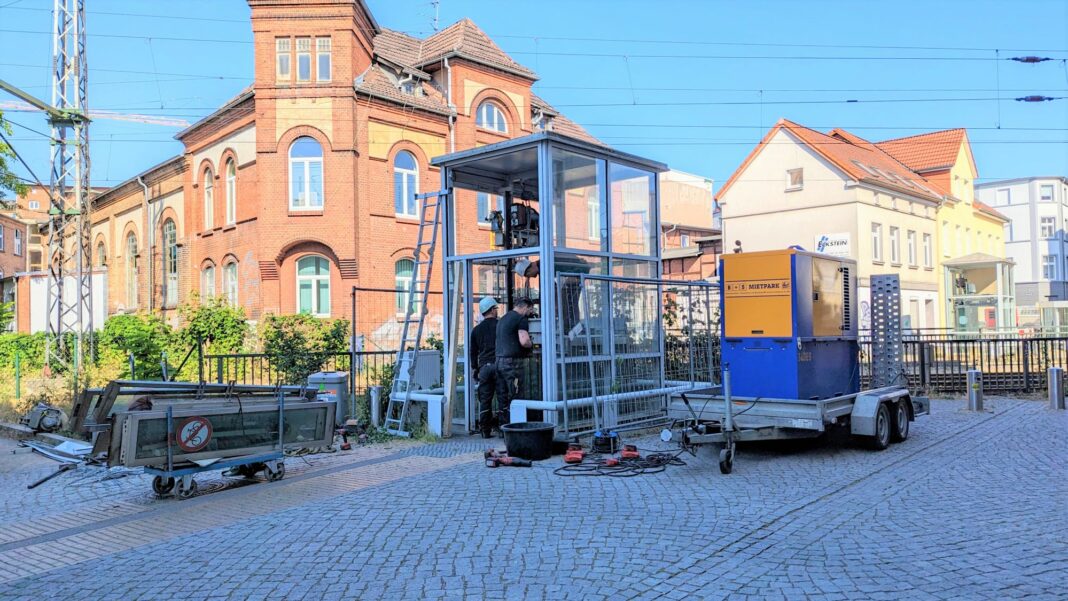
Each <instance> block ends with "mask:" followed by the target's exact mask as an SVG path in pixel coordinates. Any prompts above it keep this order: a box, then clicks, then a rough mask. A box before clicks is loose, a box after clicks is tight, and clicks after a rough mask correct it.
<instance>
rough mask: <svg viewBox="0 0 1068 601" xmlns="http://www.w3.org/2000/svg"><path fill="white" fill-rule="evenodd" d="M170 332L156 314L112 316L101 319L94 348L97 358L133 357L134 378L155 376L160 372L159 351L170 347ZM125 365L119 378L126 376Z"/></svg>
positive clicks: (160, 356) (171, 335) (127, 368)
mask: <svg viewBox="0 0 1068 601" xmlns="http://www.w3.org/2000/svg"><path fill="white" fill-rule="evenodd" d="M173 334H174V333H173V331H172V330H171V328H170V326H168V325H167V324H166V323H165V322H164V321H163V320H162V319H161V318H160V317H159V316H157V315H149V314H144V313H138V314H133V315H114V316H112V317H109V318H108V320H107V321H106V322H104V329H103V330H102V331H101V332H100V336H99V339H98V343H97V350H98V352H99V355H100V357H102V358H106V359H107V360H111V361H114V358H115V357H116V354H121V356H122V357H126V356H128V355H129V354H130V353H132V354H133V356H134V361H135V363H136V370H137V373H136V374H133V375H135V376H136V377H137V378H138V379H141V380H144V379H158V378H161V377H162V375H163V371H162V369H161V367H160V360H161V359H162V354H163V351H165V350H167V349H168V348H170V346H171V341H172V337H173ZM130 376H131V374H130V368H129V365H125V366H124V367H123V370H122V377H124V378H128V377H130Z"/></svg>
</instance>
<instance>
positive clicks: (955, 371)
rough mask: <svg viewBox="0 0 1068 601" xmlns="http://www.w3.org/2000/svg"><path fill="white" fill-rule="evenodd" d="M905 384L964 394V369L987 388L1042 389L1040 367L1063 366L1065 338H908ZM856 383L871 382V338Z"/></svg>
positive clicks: (1067, 354)
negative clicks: (974, 371) (979, 373)
mask: <svg viewBox="0 0 1068 601" xmlns="http://www.w3.org/2000/svg"><path fill="white" fill-rule="evenodd" d="M902 344H903V347H904V348H903V350H904V354H905V374H904V378H903V380H907V382H908V386H909V387H910V388H914V389H918V390H928V391H935V392H964V391H965V390H966V389H967V373H968V370H970V369H978V370H980V371H982V372H983V388H984V389H985V390H986V391H988V392H1025V393H1026V392H1035V391H1040V390H1044V389H1045V388H1046V368H1048V367H1052V366H1068V337H1059V338H1028V337H1015V338H1010V337H1001V336H999V337H997V338H965V339H959V338H953V339H950V338H944V339H943V338H929V337H914V338H908V339H906V340H905V341H904V342H903V343H902ZM861 369H862V371H861V379H862V385H864V386H867V385H868V384H869V383H870V382H871V341H870V340H862V341H861Z"/></svg>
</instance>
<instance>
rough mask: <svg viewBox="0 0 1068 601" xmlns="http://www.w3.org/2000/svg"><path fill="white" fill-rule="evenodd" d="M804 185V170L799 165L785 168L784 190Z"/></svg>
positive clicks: (795, 188) (797, 188)
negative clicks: (794, 167)
mask: <svg viewBox="0 0 1068 601" xmlns="http://www.w3.org/2000/svg"><path fill="white" fill-rule="evenodd" d="M804 186H805V170H804V169H802V168H801V167H798V168H797V169H787V170H786V190H787V191H788V192H789V191H790V190H800V189H801V188H803V187H804Z"/></svg>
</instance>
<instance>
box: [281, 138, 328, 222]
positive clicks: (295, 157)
mask: <svg viewBox="0 0 1068 601" xmlns="http://www.w3.org/2000/svg"><path fill="white" fill-rule="evenodd" d="M322 208H323V147H322V146H321V145H320V144H319V142H318V141H316V139H315V138H312V137H309V136H302V137H300V138H297V139H296V140H293V144H291V145H290V146H289V210H290V211H318V210H321V209H322Z"/></svg>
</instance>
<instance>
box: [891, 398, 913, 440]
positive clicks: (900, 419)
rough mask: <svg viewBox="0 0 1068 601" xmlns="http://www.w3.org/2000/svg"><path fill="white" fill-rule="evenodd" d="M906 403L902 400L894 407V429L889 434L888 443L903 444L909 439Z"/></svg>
mask: <svg viewBox="0 0 1068 601" xmlns="http://www.w3.org/2000/svg"><path fill="white" fill-rule="evenodd" d="M908 402H909V401H907V400H904V399H902V400H901V401H900V402H898V403H897V405H896V406H895V407H894V427H893V428H892V429H891V432H890V442H904V441H905V440H907V439H908V437H909V407H908V405H907V403H908Z"/></svg>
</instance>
